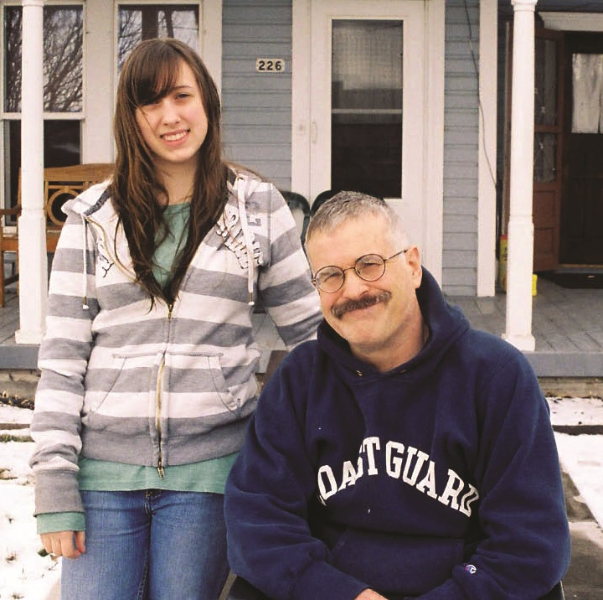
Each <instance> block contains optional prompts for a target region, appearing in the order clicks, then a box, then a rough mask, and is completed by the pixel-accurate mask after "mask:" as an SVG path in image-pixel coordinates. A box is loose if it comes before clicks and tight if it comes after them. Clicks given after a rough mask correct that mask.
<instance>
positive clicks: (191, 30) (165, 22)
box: [118, 4, 199, 69]
mask: <svg viewBox="0 0 603 600" xmlns="http://www.w3.org/2000/svg"><path fill="white" fill-rule="evenodd" d="M163 37H172V38H176V39H179V40H181V41H183V42H185V43H186V44H188V45H189V46H191V48H194V49H195V50H198V49H199V48H198V46H199V7H198V6H191V5H190V4H189V5H186V4H171V5H167V6H166V5H164V4H122V5H120V7H119V34H118V46H119V56H118V67H119V69H121V67H122V65H123V63H124V60H125V58H126V56H127V55H128V53H129V52H130V50H132V48H134V46H136V44H138V42H141V41H142V40H148V39H152V38H163Z"/></svg>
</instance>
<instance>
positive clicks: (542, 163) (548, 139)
mask: <svg viewBox="0 0 603 600" xmlns="http://www.w3.org/2000/svg"><path fill="white" fill-rule="evenodd" d="M556 177H557V134H555V133H537V134H536V135H535V136H534V181H537V182H539V183H549V182H552V181H555V179H556Z"/></svg>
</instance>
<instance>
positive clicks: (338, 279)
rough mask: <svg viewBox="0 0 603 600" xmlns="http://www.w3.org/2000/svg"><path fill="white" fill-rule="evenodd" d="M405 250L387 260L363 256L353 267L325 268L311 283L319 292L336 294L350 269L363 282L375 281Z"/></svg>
mask: <svg viewBox="0 0 603 600" xmlns="http://www.w3.org/2000/svg"><path fill="white" fill-rule="evenodd" d="M407 251H408V248H407V249H406V250H400V252H396V253H395V254H392V255H391V256H390V257H389V258H383V256H380V255H379V254H365V255H364V256H361V257H360V258H358V259H356V262H355V263H354V266H352V267H347V268H346V269H342V268H341V267H336V266H331V265H329V266H326V267H323V268H322V269H319V270H318V271H317V272H316V273H315V275H314V277H313V278H312V283H313V284H314V285H315V286H316V287H317V288H318V289H319V290H320V291H321V292H325V293H327V294H333V293H335V292H338V291H339V290H340V289H341V288H342V287H343V284H344V283H345V272H346V271H349V270H350V269H354V271H355V272H356V275H358V277H360V279H362V280H363V281H377V280H378V279H381V278H382V277H383V275H385V265H386V263H388V262H389V261H390V260H392V259H394V258H396V257H397V256H400V254H406V252H407Z"/></svg>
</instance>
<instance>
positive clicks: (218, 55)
mask: <svg viewBox="0 0 603 600" xmlns="http://www.w3.org/2000/svg"><path fill="white" fill-rule="evenodd" d="M199 24H200V26H201V34H202V36H201V44H200V46H199V48H200V50H201V57H202V58H203V62H204V63H205V65H206V67H207V68H208V70H209V72H210V73H211V76H212V78H213V80H214V82H215V84H216V87H217V88H218V94H221V90H222V0H203V2H202V6H201V9H200V14H199Z"/></svg>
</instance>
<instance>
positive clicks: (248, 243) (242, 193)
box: [235, 179, 255, 306]
mask: <svg viewBox="0 0 603 600" xmlns="http://www.w3.org/2000/svg"><path fill="white" fill-rule="evenodd" d="M250 184H251V179H248V180H247V185H245V186H243V185H238V186H237V199H238V201H239V215H240V222H241V230H242V231H243V238H244V240H245V249H246V251H247V263H248V267H247V293H248V295H249V301H248V304H249V306H254V305H255V301H254V299H253V282H254V279H255V277H254V275H255V274H254V267H255V261H254V259H253V236H252V235H251V231H249V224H248V222H247V211H246V209H245V198H246V197H247V191H248V190H249V188H250ZM235 185H236V183H235Z"/></svg>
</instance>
